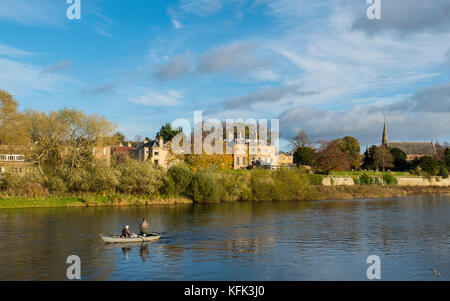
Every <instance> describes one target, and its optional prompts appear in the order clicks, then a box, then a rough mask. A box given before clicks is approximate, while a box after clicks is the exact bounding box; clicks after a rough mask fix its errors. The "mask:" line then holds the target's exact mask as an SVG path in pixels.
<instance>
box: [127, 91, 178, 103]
mask: <svg viewBox="0 0 450 301" xmlns="http://www.w3.org/2000/svg"><path fill="white" fill-rule="evenodd" d="M138 90H141V91H142V94H141V95H140V96H137V97H129V98H128V101H129V102H131V103H135V104H139V105H144V106H151V107H162V106H178V105H180V104H181V99H183V95H182V93H181V92H179V91H176V90H169V91H166V92H162V93H161V92H155V91H152V90H149V89H146V88H140V89H138Z"/></svg>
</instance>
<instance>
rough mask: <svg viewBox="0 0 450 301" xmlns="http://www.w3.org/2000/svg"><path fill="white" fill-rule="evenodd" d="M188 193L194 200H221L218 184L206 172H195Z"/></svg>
mask: <svg viewBox="0 0 450 301" xmlns="http://www.w3.org/2000/svg"><path fill="white" fill-rule="evenodd" d="M188 193H189V196H190V197H191V198H192V200H194V202H216V201H219V193H218V189H217V185H216V183H214V181H213V179H212V178H211V176H210V175H208V174H207V173H206V172H202V171H200V172H197V173H195V175H194V177H193V178H192V181H191V183H190V185H189V188H188Z"/></svg>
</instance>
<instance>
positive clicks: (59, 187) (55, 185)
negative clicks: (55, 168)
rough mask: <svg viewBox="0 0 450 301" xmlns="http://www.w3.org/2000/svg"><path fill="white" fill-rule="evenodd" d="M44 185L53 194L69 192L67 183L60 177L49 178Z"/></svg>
mask: <svg viewBox="0 0 450 301" xmlns="http://www.w3.org/2000/svg"><path fill="white" fill-rule="evenodd" d="M44 185H45V187H47V189H48V190H49V191H50V192H51V193H55V192H60V193H61V192H62V193H64V192H66V191H67V186H66V183H65V182H64V181H63V179H61V178H60V177H58V176H49V177H48V179H47V180H46V181H45V184H44Z"/></svg>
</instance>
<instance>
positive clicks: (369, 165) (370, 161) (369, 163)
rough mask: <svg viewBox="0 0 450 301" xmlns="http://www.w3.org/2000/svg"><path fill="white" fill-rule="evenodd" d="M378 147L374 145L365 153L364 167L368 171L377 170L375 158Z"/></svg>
mask: <svg viewBox="0 0 450 301" xmlns="http://www.w3.org/2000/svg"><path fill="white" fill-rule="evenodd" d="M376 149H377V147H376V146H375V145H372V146H371V147H369V148H367V149H366V151H365V152H364V158H363V167H364V168H366V169H375V166H374V157H375V150H376Z"/></svg>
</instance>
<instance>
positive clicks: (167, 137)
mask: <svg viewBox="0 0 450 301" xmlns="http://www.w3.org/2000/svg"><path fill="white" fill-rule="evenodd" d="M182 131H183V129H182V128H180V127H179V128H174V129H173V128H172V126H171V125H170V123H166V124H164V125H163V126H161V129H160V130H159V131H158V133H157V134H156V137H157V138H159V137H162V138H163V140H164V142H169V141H172V139H173V137H175V136H176V135H178V134H179V133H181V132H182Z"/></svg>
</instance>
